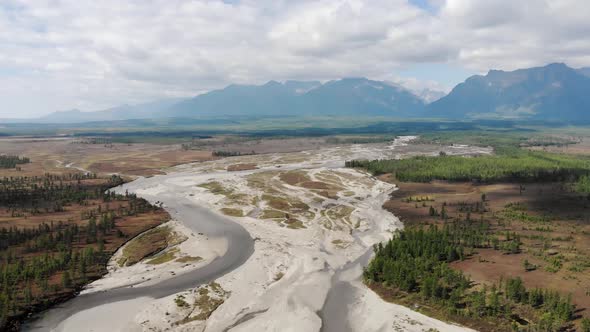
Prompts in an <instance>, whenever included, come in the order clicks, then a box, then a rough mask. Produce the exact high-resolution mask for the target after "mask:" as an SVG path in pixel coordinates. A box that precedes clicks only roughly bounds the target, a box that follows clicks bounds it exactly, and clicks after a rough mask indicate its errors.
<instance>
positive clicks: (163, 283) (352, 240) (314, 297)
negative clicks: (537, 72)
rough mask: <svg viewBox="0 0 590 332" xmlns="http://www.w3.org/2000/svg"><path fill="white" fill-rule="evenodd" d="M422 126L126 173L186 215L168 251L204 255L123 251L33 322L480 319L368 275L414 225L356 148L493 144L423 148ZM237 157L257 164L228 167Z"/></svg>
mask: <svg viewBox="0 0 590 332" xmlns="http://www.w3.org/2000/svg"><path fill="white" fill-rule="evenodd" d="M412 138H413V137H400V138H398V139H396V140H395V141H394V142H392V143H389V144H373V145H351V146H341V147H331V148H326V149H319V150H315V151H305V152H297V153H283V154H279V153H276V154H267V155H253V156H242V157H232V158H225V159H221V160H215V161H209V162H204V163H195V164H186V165H181V166H177V167H174V168H171V169H167V170H166V173H167V174H166V175H158V176H154V177H151V178H140V179H138V180H136V181H134V182H131V183H129V184H126V185H125V186H123V187H121V188H119V189H118V190H121V191H125V190H129V191H130V192H135V193H137V194H138V195H139V196H141V197H145V198H146V199H148V200H150V201H152V202H162V203H163V204H164V207H165V208H166V209H167V210H168V211H169V212H170V214H171V216H172V217H173V218H174V219H175V221H173V222H171V223H169V225H170V226H171V227H172V228H173V229H174V231H175V232H177V233H178V234H181V235H182V236H183V239H184V240H183V241H182V242H181V243H179V244H176V245H174V246H171V247H170V248H167V249H166V251H165V252H163V253H161V255H162V254H166V253H168V254H169V255H173V256H174V257H175V258H178V259H179V258H182V257H199V258H200V259H199V260H198V261H193V262H191V263H186V262H184V263H183V262H182V260H181V262H179V261H178V260H173V261H169V262H166V263H163V264H156V265H154V264H148V263H147V262H140V263H139V264H136V265H133V266H130V267H122V266H119V265H117V257H118V255H120V253H117V254H116V255H115V256H114V257H113V259H112V261H111V263H110V264H109V271H110V272H109V274H108V275H106V276H105V277H104V278H103V279H101V280H98V281H96V282H94V283H93V284H91V285H90V286H89V287H88V288H87V290H86V291H85V292H84V293H83V294H82V296H80V297H79V298H77V299H75V300H74V301H76V300H77V301H78V303H79V304H81V305H80V306H76V307H77V308H78V309H74V308H72V307H71V306H70V307H69V309H68V304H66V305H64V309H60V308H57V309H54V310H52V311H49V312H48V313H46V314H45V315H44V316H42V318H41V319H40V320H38V321H37V323H35V324H32V325H31V326H30V328H29V329H31V330H35V329H36V330H56V331H338V332H340V331H429V330H430V331H432V330H433V329H434V330H438V331H469V329H466V328H463V327H459V326H456V325H452V324H447V323H444V322H441V321H438V320H435V319H432V318H429V317H426V316H424V315H422V314H420V313H417V312H415V311H412V310H410V309H408V308H405V307H402V306H399V305H395V304H391V303H387V302H385V301H383V300H381V299H380V298H379V297H378V296H377V295H376V294H374V293H373V292H372V291H371V290H369V289H368V288H367V287H365V286H364V285H363V284H362V281H361V275H362V266H363V265H364V264H366V262H367V261H368V260H369V259H370V257H371V254H372V246H373V245H374V244H376V243H378V242H380V241H385V240H387V239H388V238H390V237H391V234H392V232H394V231H395V230H396V229H399V228H401V227H403V225H402V224H401V223H400V221H399V220H398V219H397V218H396V217H395V216H394V215H392V214H391V213H389V212H387V211H385V210H383V209H382V205H383V203H384V202H385V201H386V200H387V199H388V197H389V194H390V193H391V192H392V191H393V190H395V189H396V188H395V186H393V185H390V184H387V183H384V182H381V181H379V180H377V179H376V178H374V177H372V176H371V175H370V174H367V173H364V172H361V171H357V170H352V169H346V168H343V165H344V161H345V160H351V159H386V158H401V157H405V156H408V155H418V154H423V155H435V154H438V153H439V152H440V151H444V152H445V153H447V154H484V153H490V152H491V150H490V149H487V148H479V147H470V146H460V147H457V146H455V147H428V148H424V147H419V146H418V147H416V148H415V149H412V145H411V143H410V142H411V140H412ZM236 164H255V165H256V167H249V168H250V169H247V170H239V171H228V168H230V169H232V167H230V166H231V165H236ZM230 224H234V225H236V227H232V226H230ZM241 230H245V232H246V234H244V233H243V232H242V231H241ZM202 271H209V273H203V272H202ZM191 282H192V283H191ZM130 289H132V291H131V290H130ZM108 294H110V295H112V296H111V297H109V296H108ZM85 296H86V299H87V300H84V297H85ZM109 298H110V300H109ZM80 299H82V300H80ZM82 304H83V305H82ZM80 308H81V309H80ZM111 317H113V318H111ZM35 327H36V328H35Z"/></svg>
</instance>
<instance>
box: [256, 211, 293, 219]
mask: <svg viewBox="0 0 590 332" xmlns="http://www.w3.org/2000/svg"><path fill="white" fill-rule="evenodd" d="M286 217H287V213H285V212H282V211H277V210H263V211H262V214H261V215H260V218H262V219H282V218H286Z"/></svg>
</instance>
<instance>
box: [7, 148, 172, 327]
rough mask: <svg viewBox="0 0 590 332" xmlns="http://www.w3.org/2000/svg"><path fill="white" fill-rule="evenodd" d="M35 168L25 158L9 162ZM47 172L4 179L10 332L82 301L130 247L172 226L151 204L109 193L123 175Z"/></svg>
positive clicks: (12, 165)
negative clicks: (124, 248)
mask: <svg viewBox="0 0 590 332" xmlns="http://www.w3.org/2000/svg"><path fill="white" fill-rule="evenodd" d="M28 162H29V159H28V158H26V157H19V158H10V160H7V161H6V162H2V163H1V164H2V165H6V167H5V168H17V167H19V166H18V165H21V164H22V163H28ZM13 173H14V172H13ZM39 173H40V174H38V175H26V176H24V175H23V176H13V175H10V176H6V174H4V176H3V177H2V178H0V207H1V209H0V262H1V265H0V266H1V268H0V269H1V270H0V330H2V331H11V330H15V331H16V330H18V329H19V326H20V323H21V322H22V321H23V320H25V319H26V318H27V317H30V315H31V314H33V313H35V312H39V311H42V310H45V309H47V308H49V307H51V306H53V305H55V304H57V303H61V302H64V301H66V300H68V299H70V298H72V297H74V296H75V295H76V294H77V293H78V292H79V291H80V290H81V289H82V288H83V287H84V286H85V285H87V284H89V283H90V282H92V281H93V280H96V279H99V278H100V277H101V276H102V275H104V274H105V273H106V272H107V271H106V264H107V262H108V260H109V258H110V257H111V255H112V254H113V253H114V252H115V251H116V250H117V249H118V248H119V247H121V246H122V245H123V244H124V243H125V242H126V241H128V240H129V239H131V238H134V237H135V236H137V235H138V234H140V233H142V232H144V231H146V230H148V229H151V228H153V227H155V226H157V225H160V224H162V223H163V222H166V221H168V220H169V215H168V213H167V212H165V211H164V210H163V209H162V208H161V207H157V206H154V205H151V204H150V203H148V202H147V201H146V200H144V199H141V198H138V197H136V196H135V195H132V194H124V195H119V194H115V193H113V192H108V190H109V189H110V188H113V187H115V186H118V185H121V184H122V183H124V180H123V179H122V178H121V177H120V176H117V175H113V176H110V177H99V176H97V175H96V174H90V173H87V174H83V173H80V172H78V171H76V170H72V169H64V171H63V172H61V173H51V174H50V173H44V172H42V171H40V172H39ZM0 174H1V170H0ZM11 174H12V173H11ZM151 253H153V252H151ZM146 254H149V253H147V252H146Z"/></svg>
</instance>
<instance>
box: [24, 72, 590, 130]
mask: <svg viewBox="0 0 590 332" xmlns="http://www.w3.org/2000/svg"><path fill="white" fill-rule="evenodd" d="M443 95H444V94H443V93H441V92H438V91H431V90H423V91H419V92H412V91H410V90H409V89H406V88H404V87H403V86H400V85H397V84H394V83H391V82H382V81H375V80H369V79H366V78H343V79H340V80H334V81H329V82H325V83H321V82H318V81H286V82H282V83H281V82H276V81H270V82H268V83H266V84H264V85H230V86H228V87H226V88H224V89H220V90H213V91H210V92H208V93H204V94H201V95H198V96H196V97H193V98H187V99H167V100H160V101H155V102H151V103H145V104H139V105H122V106H119V107H115V108H111V109H107V110H103V111H96V112H82V111H79V110H69V111H60V112H54V113H51V114H49V115H46V116H43V117H41V118H38V119H34V120H30V119H29V120H26V121H27V122H35V123H79V122H91V121H116V120H129V119H163V118H197V119H198V118H215V117H220V116H225V117H236V116H240V117H278V116H368V117H370V116H388V117H392V118H447V119H534V120H560V121H590V68H581V69H573V68H570V67H568V66H567V65H565V64H563V63H553V64H549V65H547V66H544V67H535V68H528V69H519V70H515V71H501V70H490V71H489V72H488V73H487V74H486V75H475V76H471V77H469V78H468V79H467V80H465V82H463V83H460V84H459V85H457V86H456V87H455V88H454V89H453V90H452V91H451V92H450V93H449V94H448V95H446V96H443ZM431 101H432V102H431ZM21 121H24V120H21Z"/></svg>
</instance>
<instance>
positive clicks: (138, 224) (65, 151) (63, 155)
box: [0, 139, 212, 330]
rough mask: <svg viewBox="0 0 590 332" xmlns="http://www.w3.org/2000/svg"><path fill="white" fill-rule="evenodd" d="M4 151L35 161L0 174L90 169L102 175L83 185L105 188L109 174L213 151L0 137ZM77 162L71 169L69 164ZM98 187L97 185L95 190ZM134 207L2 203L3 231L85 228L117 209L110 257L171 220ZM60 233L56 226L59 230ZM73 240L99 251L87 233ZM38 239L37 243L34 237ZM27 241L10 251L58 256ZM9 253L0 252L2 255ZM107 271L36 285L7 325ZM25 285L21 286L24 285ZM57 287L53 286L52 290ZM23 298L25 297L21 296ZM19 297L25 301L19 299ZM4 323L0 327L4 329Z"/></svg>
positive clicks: (107, 241) (123, 203) (96, 202)
mask: <svg viewBox="0 0 590 332" xmlns="http://www.w3.org/2000/svg"><path fill="white" fill-rule="evenodd" d="M0 152H1V153H5V154H15V155H20V156H25V157H28V158H30V159H31V163H28V164H23V165H19V167H20V170H17V169H0V178H3V177H4V178H10V177H14V178H17V177H35V176H36V177H43V175H44V174H46V173H49V174H53V175H60V174H68V173H80V172H83V171H90V172H93V173H97V174H98V178H96V179H93V178H89V179H83V180H81V182H79V185H81V186H82V187H89V188H100V187H101V186H104V185H105V184H107V183H110V182H109V175H108V174H109V173H119V174H121V175H126V176H138V175H144V176H145V175H152V174H158V173H159V172H160V171H159V169H160V168H165V167H169V166H173V165H176V164H180V163H187V162H192V161H201V160H208V159H211V158H212V157H211V153H210V152H207V151H182V150H180V148H179V147H177V146H172V145H167V146H166V145H153V144H133V145H129V144H112V145H111V144H109V145H101V144H79V143H73V140H71V139H41V140H37V139H0ZM71 163H73V165H71V166H72V167H66V165H68V164H71ZM74 181H76V180H71V181H69V180H62V181H61V183H63V184H66V183H68V182H74ZM91 190H94V189H91ZM51 204H52V203H51V202H41V206H47V205H51ZM129 206H130V201H129V199H127V198H125V199H117V200H111V201H109V202H104V201H102V199H91V200H86V201H83V202H81V203H69V204H67V205H65V206H64V207H63V211H60V212H55V211H53V210H52V209H50V208H48V209H45V208H40V209H39V210H38V211H37V212H35V213H33V211H32V210H31V209H26V208H25V209H16V210H14V209H9V208H8V207H0V229H2V228H6V229H7V228H9V227H17V228H20V229H24V228H37V227H39V225H42V224H43V223H45V224H48V225H49V224H54V225H59V224H63V225H72V224H77V225H79V226H80V227H81V229H82V230H84V229H85V227H87V225H88V220H89V215H90V214H91V213H94V214H95V215H96V211H98V210H99V207H100V209H101V210H102V211H107V210H110V211H123V213H118V214H117V215H118V216H117V217H116V219H115V229H114V230H111V231H110V232H107V233H106V234H105V235H103V236H101V239H102V240H103V244H104V246H103V250H104V253H105V254H106V255H107V256H106V257H108V256H110V255H111V254H112V253H114V252H115V251H116V250H117V249H118V248H119V247H121V246H122V245H123V244H124V243H125V242H126V241H128V240H130V239H132V238H134V237H136V236H137V235H139V234H141V233H143V232H145V231H146V230H148V229H151V228H154V227H156V226H158V225H160V224H162V223H164V222H166V221H168V220H169V218H170V217H169V215H168V213H167V212H166V211H164V210H163V209H161V208H154V209H148V210H147V211H143V212H139V213H133V214H131V215H128V214H126V213H125V212H124V211H126V210H127V208H129ZM56 232H57V230H56ZM81 234H82V235H80V236H79V237H78V238H77V239H76V240H75V242H74V243H72V244H71V245H72V249H73V251H75V252H78V251H81V250H82V249H85V248H88V247H93V248H94V249H95V250H96V251H98V248H99V245H98V244H97V243H87V242H92V241H87V240H86V237H85V235H84V234H86V233H85V232H84V231H83V232H82V233H81ZM31 242H33V241H31ZM25 245H26V243H22V244H20V245H11V246H10V247H9V249H8V251H10V252H11V253H12V254H14V255H15V257H17V258H22V259H24V261H25V262H26V261H28V260H29V259H33V257H35V256H40V255H44V254H45V253H46V252H47V253H50V254H55V252H54V251H46V250H40V251H36V252H33V253H29V252H28V251H27V249H26V247H25ZM8 251H0V254H1V255H2V257H4V256H5V255H6V252H8ZM62 273H63V272H61V271H57V272H55V273H53V274H51V275H48V276H47V279H48V281H49V285H50V286H58V285H61V279H62ZM104 273H106V268H105V266H104V263H102V264H101V265H100V264H99V265H94V266H88V272H87V275H86V278H85V279H80V278H78V279H74V280H73V285H72V287H71V288H56V289H55V290H50V291H48V292H47V291H41V290H40V289H39V288H38V287H37V286H35V285H34V286H33V288H32V294H33V296H34V298H35V300H34V301H33V303H32V304H33V305H32V306H30V307H25V306H22V302H21V304H19V305H21V306H20V307H17V308H16V309H15V311H14V312H13V313H11V316H12V317H11V318H10V319H9V322H8V325H7V326H4V327H5V328H7V329H9V330H11V329H14V330H18V321H19V320H20V319H23V318H24V317H26V314H27V312H34V311H39V310H43V309H44V308H46V307H47V306H49V305H51V304H53V303H60V302H62V301H65V300H67V299H69V298H71V297H72V296H74V294H75V293H76V291H77V290H79V289H80V287H82V286H83V285H84V284H85V283H88V282H91V281H92V280H95V279H97V278H100V277H101V276H102V275H103V274H104ZM16 287H17V294H21V293H22V289H24V287H25V284H23V283H20V284H18V285H16ZM21 288H22V289H21ZM52 289H53V288H52ZM19 299H20V298H19ZM16 301H22V299H20V300H16ZM2 328H3V326H0V329H2Z"/></svg>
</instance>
